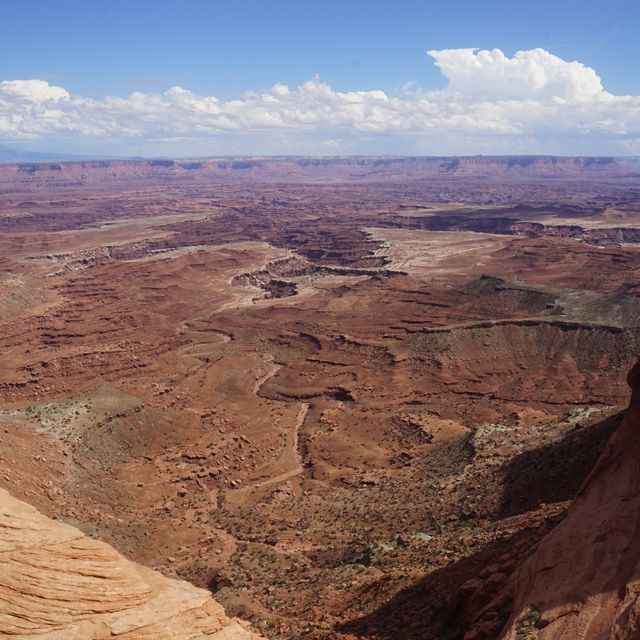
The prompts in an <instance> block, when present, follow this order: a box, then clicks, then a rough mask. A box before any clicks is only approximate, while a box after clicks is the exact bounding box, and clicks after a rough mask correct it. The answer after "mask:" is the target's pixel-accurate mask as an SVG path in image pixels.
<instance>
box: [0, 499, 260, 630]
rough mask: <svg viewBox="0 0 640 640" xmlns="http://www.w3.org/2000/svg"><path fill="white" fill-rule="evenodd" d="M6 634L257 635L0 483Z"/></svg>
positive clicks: (200, 596) (1, 622)
mask: <svg viewBox="0 0 640 640" xmlns="http://www.w3.org/2000/svg"><path fill="white" fill-rule="evenodd" d="M0 637H2V638H14V639H15V640H21V639H26V638H34V637H37V638H39V639H42V640H45V639H46V640H69V639H70V638H74V639H76V640H99V639H103V638H120V639H121V640H133V639H135V640H144V639H145V638H148V639H150V640H151V639H153V640H162V639H166V640H187V639H188V640H196V639H200V638H207V639H209V638H210V639H214V638H215V639H216V640H256V639H257V638H258V636H256V635H255V634H253V633H252V632H251V631H249V630H248V628H247V625H245V624H243V623H241V622H239V621H238V620H231V619H229V618H228V617H227V616H226V615H225V612H224V610H223V608H222V607H221V606H220V605H219V604H218V603H217V602H215V601H214V600H213V599H212V598H211V595H210V594H209V593H208V592H207V591H205V590H203V589H197V588H196V587H194V586H192V585H190V584H189V583H187V582H182V581H178V580H170V579H168V578H165V577H163V576H161V575H160V574H159V573H157V572H155V571H152V570H150V569H147V568H145V567H142V566H140V565H137V564H135V563H133V562H130V561H128V560H126V559H125V558H124V557H123V556H121V555H120V554H119V553H117V552H116V551H115V550H114V549H112V548H111V547H109V546H108V545H106V544H104V543H102V542H98V541H96V540H93V539H91V538H88V537H87V536H85V535H84V534H83V533H81V532H80V531H79V530H77V529H75V528H74V527H71V526H68V525H65V524H62V523H60V522H56V521H54V520H50V519H49V518H47V517H45V516H43V515H42V514H41V513H39V512H38V511H37V510H36V509H34V508H33V507H31V506H29V505H27V504H25V503H24V502H20V501H19V500H16V499H15V498H13V497H12V496H11V495H9V494H8V493H7V492H6V491H4V490H1V489H0Z"/></svg>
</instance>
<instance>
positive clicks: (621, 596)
mask: <svg viewBox="0 0 640 640" xmlns="http://www.w3.org/2000/svg"><path fill="white" fill-rule="evenodd" d="M628 382H629V385H630V386H631V389H632V397H631V403H630V406H629V409H628V410H627V412H626V415H625V417H624V420H623V422H622V424H621V426H620V428H619V429H618V430H617V431H616V432H615V433H614V435H613V436H612V438H611V440H610V441H609V444H608V445H607V447H606V449H605V450H604V452H603V454H602V456H601V457H600V459H599V461H598V463H597V464H596V466H595V468H594V469H593V471H592V472H591V474H590V475H589V476H588V478H587V480H586V481H585V483H584V484H583V486H582V488H581V490H580V491H579V492H578V494H577V496H576V498H575V500H574V502H573V504H572V505H571V507H570V508H569V511H568V514H567V517H566V518H565V519H564V520H563V521H562V522H561V523H560V524H559V525H558V526H557V527H556V528H555V529H553V530H552V531H551V532H550V533H549V534H548V535H547V536H546V537H545V538H544V539H543V540H542V541H541V543H540V545H539V547H538V548H537V550H536V551H535V553H534V554H533V555H532V556H531V557H530V558H529V559H528V560H527V561H526V562H525V563H524V564H523V565H522V566H521V567H520V569H519V570H517V571H516V572H515V573H514V574H513V576H512V578H511V580H510V581H509V583H508V584H507V586H506V588H505V590H504V591H503V593H502V595H501V596H499V598H498V599H497V600H495V601H494V602H493V603H492V604H490V605H489V606H488V607H487V608H486V609H485V611H484V612H483V614H482V619H481V620H480V621H478V623H477V624H476V626H475V628H474V629H473V630H472V631H470V632H469V633H468V634H467V635H466V636H465V638H466V639H467V640H471V639H472V638H473V639H474V640H477V639H478V638H487V639H488V638H495V637H500V638H504V639H506V640H516V639H517V640H521V639H525V638H537V639H538V640H556V639H557V640H560V639H561V638H581V639H584V640H601V639H603V638H611V639H614V638H615V639H630V638H637V637H639V634H640V597H639V596H640V535H639V533H640V531H639V529H640V491H639V488H640V464H639V461H640V362H638V364H636V366H635V367H634V368H633V369H632V370H631V372H630V373H629V376H628ZM509 606H511V610H512V611H513V613H512V614H511V617H510V619H509V621H508V623H507V624H506V626H505V627H504V628H503V629H502V631H501V632H499V633H497V630H496V629H495V622H494V623H493V624H492V623H491V620H492V619H493V620H495V617H496V611H499V610H500V609H503V610H504V608H506V607H509Z"/></svg>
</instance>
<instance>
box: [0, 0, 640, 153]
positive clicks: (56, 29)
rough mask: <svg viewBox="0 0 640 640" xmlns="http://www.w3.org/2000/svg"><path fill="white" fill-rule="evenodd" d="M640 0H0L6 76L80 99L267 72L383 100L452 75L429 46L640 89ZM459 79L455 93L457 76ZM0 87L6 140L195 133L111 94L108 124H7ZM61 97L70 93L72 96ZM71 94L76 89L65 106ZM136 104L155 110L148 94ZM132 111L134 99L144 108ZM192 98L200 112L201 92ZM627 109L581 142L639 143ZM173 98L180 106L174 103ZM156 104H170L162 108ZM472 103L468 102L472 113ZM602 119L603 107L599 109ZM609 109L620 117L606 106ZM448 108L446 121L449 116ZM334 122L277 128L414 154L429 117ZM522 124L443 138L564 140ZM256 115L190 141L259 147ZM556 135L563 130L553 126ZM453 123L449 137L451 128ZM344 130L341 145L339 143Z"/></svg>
mask: <svg viewBox="0 0 640 640" xmlns="http://www.w3.org/2000/svg"><path fill="white" fill-rule="evenodd" d="M639 4H640V3H637V2H631V1H620V0H613V1H609V2H603V1H602V0H599V1H594V0H583V1H582V2H574V1H571V0H570V1H562V2H560V1H559V0H556V1H555V2H548V1H537V2H530V3H527V2H513V1H509V2H495V1H493V2H492V1H484V2H478V1H477V0H476V1H473V2H467V1H463V2H460V1H458V2H451V1H450V2H441V1H440V2H426V1H424V2H408V1H402V0H396V1H395V2H390V1H389V2H379V1H378V2H376V1H371V0H369V1H368V2H364V1H358V0H354V1H351V2H348V1H347V0H343V1H341V2H336V1H324V2H303V1H300V0H299V1H298V2H290V1H285V0H281V1H278V0H272V1H270V2H269V1H267V0H263V1H262V2H255V1H244V2H235V3H232V2H214V1H209V2H204V1H196V0H183V1H182V2H176V1H175V0H174V1H171V2H165V1H163V0H154V1H150V0H149V1H146V0H137V1H136V0H128V1H126V2H125V1H122V0H110V1H109V2H97V1H89V0H84V2H79V1H76V0H57V1H56V2H53V1H43V0H40V1H34V0H21V1H20V2H7V3H4V4H3V7H2V19H1V20H0V80H4V81H14V80H41V81H45V82H47V83H48V85H51V86H56V87H62V88H64V90H65V91H66V92H68V94H69V95H70V96H72V97H73V98H74V99H75V98H78V97H81V98H82V99H89V98H91V99H94V100H97V101H100V100H103V99H104V98H105V96H119V97H122V98H127V97H128V96H130V95H131V94H132V93H133V92H139V93H142V94H145V95H156V94H163V93H164V92H166V91H167V90H169V89H170V88H171V87H175V86H177V87H181V88H182V89H185V90H187V91H189V92H191V93H193V94H195V95H197V96H205V97H212V96H215V98H217V99H218V100H220V101H226V102H228V101H232V100H233V99H235V98H240V97H242V96H243V95H244V94H245V92H247V91H255V92H262V91H265V90H268V89H269V88H270V87H273V86H274V85H279V84H284V85H288V86H289V87H291V88H292V89H293V88H295V87H299V86H301V85H304V83H305V82H307V81H309V80H310V79H312V78H314V77H315V75H316V74H317V76H318V78H319V81H320V82H322V83H326V84H327V85H328V86H330V88H331V90H332V91H333V92H337V93H339V94H341V95H342V94H345V93H347V92H371V91H382V92H384V94H385V95H386V96H388V97H390V98H393V97H398V98H401V99H403V100H409V99H410V98H409V97H408V96H411V95H413V97H414V98H415V97H416V96H417V94H418V93H420V94H424V93H425V92H429V91H437V90H446V88H447V87H448V86H449V80H450V78H449V79H448V78H447V77H445V75H443V73H442V72H441V69H439V68H438V67H437V66H436V64H434V60H433V59H432V58H430V57H429V56H427V55H426V51H428V50H435V51H440V50H449V49H467V48H478V49H487V50H494V49H500V50H501V51H502V52H503V53H504V55H505V56H506V57H507V58H509V59H510V58H511V57H512V56H513V55H514V54H515V53H516V52H517V51H532V50H536V49H543V50H545V51H546V52H548V53H549V54H551V55H553V56H555V57H557V58H559V59H561V60H562V61H565V62H572V61H578V62H580V63H581V64H582V65H584V66H586V67H589V68H591V69H593V70H594V71H595V72H596V74H597V75H598V76H599V77H600V79H601V83H602V88H603V90H604V91H606V92H607V93H610V94H613V95H616V96H622V95H630V96H638V95H640V74H639V73H637V66H636V65H637V60H640V44H639V39H638V38H637V28H638V26H640V8H638V7H639ZM527 64H528V63H527ZM523 68H524V66H523ZM9 88H10V89H11V87H9ZM458 88H459V89H460V88H461V89H462V92H463V93H464V91H465V88H464V87H462V85H460V84H459V85H458ZM12 91H13V89H12ZM13 93H15V91H14V92H13ZM13 93H12V94H11V95H13ZM21 96H22V94H21ZM504 97H505V96H504V95H503V96H501V98H502V99H504ZM507 97H508V96H507ZM519 97H520V98H522V96H519ZM534 97H535V96H534ZM538 97H540V96H538ZM548 97H549V96H548V95H547V96H545V99H547V98H548ZM23 98H24V96H22V97H21V100H22V99H23ZM485 98H486V96H485ZM499 98H500V97H499ZM7 100H8V98H5V105H4V107H5V115H6V113H8V114H9V116H6V118H8V119H5V126H4V129H3V127H2V120H1V119H0V143H12V144H14V146H15V145H16V144H17V145H23V146H24V145H26V146H31V147H38V146H39V147H40V148H43V147H46V148H56V149H57V148H58V147H59V146H64V147H67V148H69V149H71V150H81V151H87V150H91V149H107V148H109V149H111V150H112V151H115V152H122V153H128V152H136V151H138V152H143V153H149V152H154V151H158V152H163V153H164V152H168V153H171V150H172V149H175V150H176V152H179V153H183V152H184V151H182V150H183V149H184V150H186V151H187V152H188V150H189V148H190V146H189V144H190V143H189V140H186V139H185V138H189V136H193V135H195V133H196V132H194V131H191V130H189V128H188V127H186V126H183V127H179V128H178V130H176V131H173V132H172V131H170V130H169V129H168V128H167V127H165V128H164V129H163V131H159V128H158V126H157V123H154V124H153V125H151V124H149V123H150V122H153V121H154V118H156V119H157V118H159V117H160V115H159V114H158V113H157V114H155V115H154V114H152V113H151V112H149V118H147V120H145V122H144V126H143V125H142V124H140V122H139V121H138V120H136V126H135V127H134V126H133V125H132V124H131V119H130V117H131V112H130V111H128V112H125V111H126V110H125V111H123V109H121V108H120V107H119V108H118V110H117V114H115V112H114V111H113V105H110V106H109V107H108V108H109V109H110V110H111V111H110V114H111V115H109V118H111V121H112V123H111V129H110V130H108V128H106V125H105V122H104V119H105V117H106V116H104V108H102V110H101V112H100V113H101V116H100V118H101V119H100V122H99V124H96V126H95V127H93V128H92V127H84V128H83V127H80V126H78V125H76V124H73V123H70V121H69V117H67V120H66V121H65V123H60V124H58V125H56V126H55V127H53V126H49V125H47V126H48V127H49V128H47V126H44V123H45V122H50V121H51V117H52V116H51V111H52V110H51V109H49V110H48V112H47V113H45V111H43V112H42V114H41V120H40V122H39V123H33V122H30V123H29V126H28V127H26V126H23V127H22V130H21V131H17V132H14V131H12V130H11V127H12V126H13V127H14V128H15V127H16V126H17V125H16V124H15V123H16V122H17V120H16V117H15V116H17V115H19V114H20V113H21V112H20V109H22V108H24V105H22V106H21V105H18V104H9V105H8V106H7V102H6V101H7ZM65 100H66V98H65ZM309 100H311V98H309ZM183 102H184V101H183ZM60 104H62V103H60ZM70 104H71V103H70V102H69V101H66V102H65V105H66V108H68V109H69V110H71V109H70V106H69V105H70ZM305 104H306V103H305ZM1 106H2V96H1V95H0V108H1ZM409 106H411V105H409ZM103 107H104V105H103ZM78 108H79V107H78V104H77V103H76V104H75V106H74V110H75V111H74V113H76V112H77V111H78ZM105 108H106V107H105ZM142 108H143V109H151V107H150V106H149V105H148V104H146V105H144V106H143V107H142ZM402 108H404V107H402ZM411 108H413V107H411ZM11 109H13V110H14V111H11ZM136 109H137V111H138V112H139V110H140V108H138V107H136ZM198 109H200V111H202V107H201V106H199V107H198ZM633 109H635V105H633ZM633 109H632V111H631V112H629V111H628V110H627V112H626V116H627V120H630V123H631V126H626V128H625V130H624V131H622V132H621V131H618V132H614V133H615V135H614V138H615V139H614V138H611V137H610V136H609V137H608V138H607V136H606V135H605V134H606V132H603V131H600V130H598V132H597V134H596V135H594V136H592V138H591V139H590V141H589V140H586V139H584V138H583V139H582V142H581V145H582V146H583V147H584V149H585V150H586V151H589V150H590V149H592V150H593V151H594V152H597V151H598V149H601V150H602V152H606V151H607V150H611V149H613V150H615V147H616V144H617V143H616V142H615V140H617V139H618V138H619V136H620V135H621V134H622V135H624V136H626V137H625V142H624V145H622V147H621V150H620V152H624V151H625V148H627V150H628V151H629V152H635V151H634V150H635V147H634V144H635V142H634V141H635V140H636V137H637V135H636V134H637V131H636V130H635V129H634V127H633V123H634V122H635V120H636V113H635V111H633ZM57 111H59V109H58V110H57ZM180 111H181V112H183V111H184V104H182V106H181V107H180ZM30 113H31V112H30ZM162 113H163V114H165V115H167V114H168V115H169V116H171V113H170V112H169V111H168V110H167V109H164V110H163V111H162ZM367 113H368V112H367ZM616 113H617V112H616ZM10 116H14V117H13V118H11V117H10ZM178 116H179V114H177V112H176V117H178ZM29 117H32V118H33V117H34V116H33V115H32V114H31V115H30V116H29ZM97 117H98V116H97V115H96V109H95V108H94V109H93V110H92V111H91V113H89V111H87V112H86V114H85V118H89V119H91V118H97ZM233 117H235V115H233ZM278 117H281V114H279V115H278ZM283 117H285V116H283ZM469 117H470V118H477V117H478V115H477V113H473V114H470V115H469ZM509 117H511V118H512V116H511V115H510V116H509ZM597 117H598V118H600V119H602V109H601V108H600V107H598V114H597ZM606 117H609V118H614V117H618V116H617V115H615V114H611V113H609V114H608V115H607V116H606ZM0 118H1V115H0ZM20 118H22V116H20ZM117 118H122V119H123V121H125V120H126V121H127V123H128V124H126V125H123V126H121V127H119V126H115V125H116V124H119V123H115V122H113V121H114V120H116V119H117ZM127 118H129V120H127ZM308 120H309V119H308V118H306V120H305V122H308ZM391 120H392V118H391V119H390V121H391ZM511 121H512V120H510V122H511ZM20 122H21V123H23V120H20ZM437 122H440V120H437ZM447 122H448V123H449V124H448V125H447V126H450V125H451V122H452V121H451V118H449V119H448V120H447ZM7 123H8V124H7ZM334 124H335V123H334ZM338 124H339V126H337V128H336V129H335V131H333V130H332V128H331V123H330V122H327V123H326V126H325V125H323V126H319V125H318V126H315V125H314V126H315V128H314V127H311V126H310V125H308V124H305V125H304V126H302V125H300V123H299V122H298V123H297V124H291V123H288V122H284V123H282V122H280V123H279V124H278V125H277V128H278V131H280V132H282V131H284V130H286V131H289V132H290V133H289V137H290V138H291V139H292V140H293V138H296V137H297V138H298V139H299V140H300V142H299V144H298V146H299V151H300V152H307V151H309V152H318V153H320V152H322V151H323V150H325V151H326V149H327V147H326V146H323V145H326V144H327V143H328V141H329V142H335V144H333V148H334V150H335V151H336V152H345V153H349V152H369V151H375V152H384V151H385V150H387V148H388V152H389V153H402V152H405V151H406V152H412V153H414V152H420V149H421V147H420V145H418V146H417V147H415V145H412V144H408V143H407V140H408V135H409V134H411V133H418V134H419V135H420V136H423V137H424V135H423V134H425V131H426V129H429V127H430V125H428V124H424V122H423V124H422V125H420V126H421V127H422V128H418V129H416V128H415V126H414V125H411V126H405V127H404V128H403V126H400V127H398V126H396V125H393V126H392V127H391V128H392V129H393V131H392V132H391V133H392V134H393V135H390V134H389V129H388V128H387V129H385V128H384V127H383V126H382V125H380V127H378V129H376V131H373V135H374V137H376V136H377V137H376V140H375V144H373V146H372V145H371V135H369V133H371V131H369V130H370V129H372V128H371V127H364V128H363V129H364V131H360V138H359V139H360V140H361V142H358V136H354V135H352V133H353V132H350V131H349V127H348V123H347V121H346V120H344V119H343V120H341V121H340V123H338ZM516 125H517V126H515V127H513V126H512V127H511V129H512V130H513V131H512V132H511V133H509V131H508V129H509V127H503V129H504V131H502V134H501V135H503V136H505V135H507V136H508V135H511V136H514V135H516V134H517V133H518V132H520V134H521V135H520V137H519V139H518V140H517V141H516V140H515V138H511V139H507V138H504V137H503V138H502V140H494V141H493V142H490V143H487V139H486V136H489V135H493V136H494V137H495V136H496V135H498V133H500V132H499V131H498V129H499V127H498V128H496V126H495V123H494V125H491V126H488V127H485V129H484V133H483V134H482V135H484V136H485V139H484V140H482V139H478V138H477V137H476V138H474V139H473V140H471V141H469V140H467V138H468V136H469V134H470V132H469V130H463V131H461V136H458V138H459V140H458V141H457V142H456V143H455V144H451V145H449V146H450V148H451V152H453V153H458V152H460V151H464V150H465V148H466V147H465V144H466V145H467V146H468V151H469V153H473V152H476V151H482V150H484V149H486V150H489V148H493V147H495V149H496V150H497V151H500V150H501V149H502V148H503V147H504V148H505V149H506V150H508V148H509V142H510V141H511V142H512V143H513V144H512V145H511V146H512V148H513V149H514V151H518V152H520V151H522V150H524V149H525V148H526V146H527V144H529V145H530V146H531V148H532V151H534V152H535V151H536V150H540V151H544V149H543V147H544V145H545V144H547V146H548V147H549V151H556V152H561V151H562V145H557V144H555V143H554V144H550V143H549V142H548V141H547V143H545V142H544V139H545V136H547V137H548V136H549V135H550V134H549V132H548V131H546V132H544V131H543V132H542V134H543V135H541V132H540V130H539V128H538V129H534V128H531V125H530V123H529V124H524V125H523V123H522V122H521V121H517V122H516ZM238 126H240V125H238ZM225 127H226V128H225ZM252 127H253V128H255V130H256V131H264V130H265V127H266V129H269V125H265V119H264V118H262V119H258V120H255V122H254V120H251V119H248V116H246V117H244V116H243V120H242V128H243V131H242V132H241V135H240V134H238V135H234V131H233V130H232V129H233V127H230V126H227V125H224V126H222V127H221V126H220V124H219V123H218V124H216V125H215V126H210V127H208V128H207V130H206V131H205V132H204V135H200V134H202V132H198V140H197V142H198V144H197V145H196V147H197V149H196V151H198V152H202V153H206V152H207V151H208V150H209V149H210V152H212V153H224V152H234V151H238V152H244V153H246V152H249V153H250V152H255V153H266V152H268V151H269V147H268V143H267V145H266V146H265V138H264V136H262V135H259V134H256V135H255V136H254V137H253V139H254V140H255V142H254V143H252V142H251V136H248V135H247V133H246V131H247V130H248V129H251V128H252ZM236 128H237V127H236ZM356 129H358V127H356ZM516 129H517V130H516ZM588 129H589V126H588V124H586V125H584V126H583V127H582V129H581V131H580V132H578V133H580V135H584V132H585V131H587V130H588ZM269 131H271V129H269ZM333 133H335V134H336V135H333ZM426 133H430V132H429V131H426ZM574 133H575V132H574ZM14 134H15V135H14ZM462 134H464V135H462ZM560 134H562V132H559V133H558V134H553V135H554V136H555V135H560ZM447 135H449V134H447ZM450 135H452V136H453V138H455V137H456V131H455V130H453V131H451V134H450ZM616 136H617V137H616ZM552 137H553V136H552ZM561 137H562V136H561ZM570 137H571V136H570ZM204 138H207V140H208V142H206V141H204ZM267 138H269V135H267ZM392 138H393V140H395V142H394V141H393V140H392ZM427 138H428V136H427ZM527 139H529V143H527ZM343 140H344V141H347V142H348V143H345V144H343V143H342V142H341V141H343ZM367 140H368V142H367ZM465 140H467V142H465ZM209 143H210V144H209ZM494 143H496V144H494ZM625 145H626V147H625ZM330 146H331V145H330ZM290 147H291V148H290V149H288V150H289V151H294V152H295V151H296V143H295V141H294V142H293V143H291V144H290ZM374 147H375V148H374ZM436 147H437V149H436ZM538 147H540V148H539V149H538ZM551 147H553V148H551ZM430 148H432V149H433V150H440V151H444V152H446V151H447V144H446V142H445V141H442V140H440V141H439V142H438V143H437V144H429V143H428V142H427V143H425V149H424V150H425V152H428V151H429V149H430ZM145 149H148V150H147V151H145ZM569 150H570V149H567V152H568V151H569ZM281 151H285V152H286V151H287V149H286V148H283V147H282V145H279V147H278V148H277V149H276V148H274V153H277V152H281Z"/></svg>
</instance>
